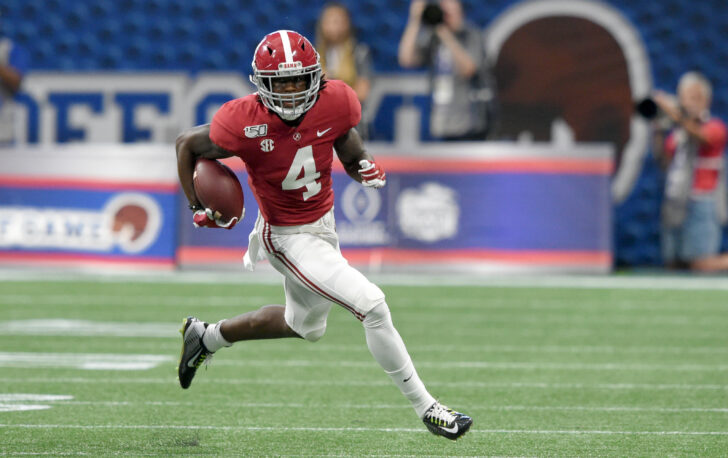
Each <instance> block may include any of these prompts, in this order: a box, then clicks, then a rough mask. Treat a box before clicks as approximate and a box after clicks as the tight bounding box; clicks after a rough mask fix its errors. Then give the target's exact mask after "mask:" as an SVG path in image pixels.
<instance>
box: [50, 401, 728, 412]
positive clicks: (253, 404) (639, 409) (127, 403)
mask: <svg viewBox="0 0 728 458" xmlns="http://www.w3.org/2000/svg"><path fill="white" fill-rule="evenodd" d="M224 402H225V406H227V407H246V408H264V409H276V408H280V409H313V408H326V409H365V410H366V409H395V410H396V409H401V410H409V409H411V408H412V407H411V406H410V405H408V404H335V403H334V404H320V403H316V404H300V403H274V402H273V403H272V402H230V401H224ZM53 404H54V405H58V406H62V405H88V406H105V407H137V406H170V407H183V406H197V405H199V402H193V401H188V402H184V401H75V400H58V401H54V402H53ZM468 409H469V410H490V411H567V412H569V411H576V412H581V411H583V412H659V413H684V412H696V413H728V407H725V408H705V407H630V406H520V405H515V406H514V405H503V406H498V405H492V406H488V405H472V404H471V405H468Z"/></svg>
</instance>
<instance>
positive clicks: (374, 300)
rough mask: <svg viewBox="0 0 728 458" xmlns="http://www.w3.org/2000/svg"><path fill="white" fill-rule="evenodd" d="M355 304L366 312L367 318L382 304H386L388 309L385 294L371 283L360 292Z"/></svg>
mask: <svg viewBox="0 0 728 458" xmlns="http://www.w3.org/2000/svg"><path fill="white" fill-rule="evenodd" d="M353 304H354V305H355V306H356V308H357V309H358V310H361V311H364V312H365V315H367V316H368V315H369V314H370V313H371V312H372V311H373V310H374V309H375V308H377V307H378V306H379V305H381V304H384V306H385V308H386V303H385V301H384V293H383V292H382V290H381V289H379V287H378V286H377V285H375V284H374V283H371V282H370V283H368V284H367V285H366V286H365V287H364V288H362V289H360V290H359V292H358V294H357V295H356V299H355V300H354V301H353Z"/></svg>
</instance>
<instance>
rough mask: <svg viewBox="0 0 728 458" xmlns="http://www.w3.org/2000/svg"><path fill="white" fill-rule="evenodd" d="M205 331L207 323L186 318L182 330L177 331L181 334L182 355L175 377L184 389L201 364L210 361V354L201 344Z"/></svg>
mask: <svg viewBox="0 0 728 458" xmlns="http://www.w3.org/2000/svg"><path fill="white" fill-rule="evenodd" d="M205 329H207V323H204V322H202V321H200V320H198V319H197V318H195V317H193V316H188V317H187V318H185V320H184V321H183V322H182V328H181V329H180V330H179V332H180V334H182V354H181V355H180V357H179V367H178V369H177V375H178V377H179V384H180V385H181V386H182V388H184V389H187V388H189V387H190V384H191V383H192V379H193V378H194V377H195V372H197V369H198V368H199V367H200V366H201V365H202V363H205V364H209V362H210V360H211V359H212V352H211V351H209V350H208V349H207V348H205V345H204V344H203V343H202V335H203V334H204V333H205Z"/></svg>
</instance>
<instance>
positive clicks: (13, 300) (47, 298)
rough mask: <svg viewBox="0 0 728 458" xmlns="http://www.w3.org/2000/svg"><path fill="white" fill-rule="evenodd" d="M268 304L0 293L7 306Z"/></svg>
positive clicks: (256, 299) (258, 299)
mask: <svg viewBox="0 0 728 458" xmlns="http://www.w3.org/2000/svg"><path fill="white" fill-rule="evenodd" d="M270 301H271V298H270V297H267V296H246V295H244V294H241V295H239V296H214V295H212V296H207V295H204V296H202V295H200V296H189V295H188V296H168V295H123V294H120V295H106V294H48V293H44V294H32V293H29V294H0V304H9V305H54V306H66V305H67V306H84V305H123V306H125V307H126V306H130V307H134V306H136V307H141V306H144V307H146V306H149V305H154V306H155V307H157V306H158V307H185V306H187V307H191V306H194V307H195V308H205V307H225V306H227V307H250V306H252V305H258V304H260V305H263V304H264V303H265V304H267V303H269V302H270Z"/></svg>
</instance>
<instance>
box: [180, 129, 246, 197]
mask: <svg viewBox="0 0 728 458" xmlns="http://www.w3.org/2000/svg"><path fill="white" fill-rule="evenodd" d="M175 149H176V151H177V174H178V175H179V181H180V184H181V185H182V190H183V191H184V193H185V196H187V200H188V201H189V203H190V208H195V207H200V201H199V200H198V199H197V195H196V194H195V187H194V184H193V182H192V176H193V174H194V170H195V163H196V162H197V158H198V157H205V158H207V159H222V158H225V157H230V156H232V155H233V154H232V153H231V152H229V151H226V150H224V149H222V148H221V147H219V146H218V145H216V144H215V143H213V142H212V140H210V125H209V124H204V125H201V126H196V127H193V128H191V129H188V130H187V131H185V132H183V133H182V134H180V135H179V137H177V141H176V144H175Z"/></svg>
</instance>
